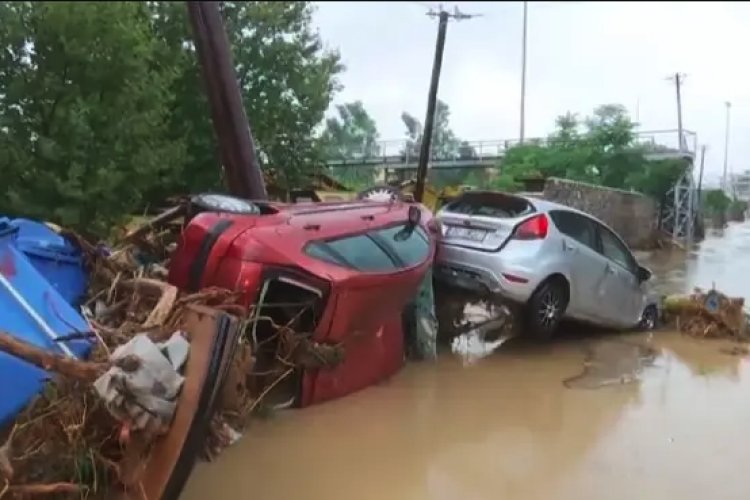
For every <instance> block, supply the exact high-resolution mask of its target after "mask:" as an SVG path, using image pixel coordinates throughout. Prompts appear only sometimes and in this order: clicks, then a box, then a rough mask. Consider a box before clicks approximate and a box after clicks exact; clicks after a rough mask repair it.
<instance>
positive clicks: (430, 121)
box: [414, 7, 476, 202]
mask: <svg viewBox="0 0 750 500" xmlns="http://www.w3.org/2000/svg"><path fill="white" fill-rule="evenodd" d="M427 15H428V16H430V17H437V18H438V20H439V21H438V34H437V42H436V44H435V60H434V61H433V63H432V78H431V80H430V91H429V94H428V96H427V116H425V120H424V131H423V132H422V144H421V145H420V151H419V163H418V164H417V183H416V186H414V199H415V200H416V201H417V202H421V201H422V197H423V195H424V184H425V179H426V178H427V164H428V162H429V159H430V147H431V146H432V129H433V128H434V125H435V107H436V106H437V92H438V85H439V84H440V70H441V68H442V66H443V51H444V49H445V35H446V32H447V29H448V19H450V18H452V19H455V20H457V21H460V20H463V19H471V18H472V17H476V15H471V14H463V13H461V12H459V11H458V7H456V8H455V10H454V12H453V13H452V14H449V13H448V12H446V11H444V10H442V8H441V9H440V12H437V13H436V12H434V11H432V10H430V12H428V13H427Z"/></svg>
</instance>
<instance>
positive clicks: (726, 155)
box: [722, 101, 732, 190]
mask: <svg viewBox="0 0 750 500" xmlns="http://www.w3.org/2000/svg"><path fill="white" fill-rule="evenodd" d="M724 104H725V105H726V107H727V118H726V125H725V128H724V175H723V176H722V188H724V190H727V189H728V188H729V185H728V184H727V165H729V110H730V109H731V107H732V103H731V102H729V101H727V102H725V103H724Z"/></svg>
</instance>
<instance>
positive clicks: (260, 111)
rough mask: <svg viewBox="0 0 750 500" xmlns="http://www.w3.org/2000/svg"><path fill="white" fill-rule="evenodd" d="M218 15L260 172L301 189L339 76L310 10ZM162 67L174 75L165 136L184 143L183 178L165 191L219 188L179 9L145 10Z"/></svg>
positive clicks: (250, 5) (257, 8) (263, 7)
mask: <svg viewBox="0 0 750 500" xmlns="http://www.w3.org/2000/svg"><path fill="white" fill-rule="evenodd" d="M221 5H222V14H223V17H224V21H225V29H226V31H227V34H228V38H229V41H230V44H231V48H232V52H233V57H234V64H235V71H236V73H237V77H238V79H239V84H240V88H241V92H242V96H243V100H244V104H245V108H246V109H245V111H246V113H247V116H248V119H249V120H250V123H251V129H252V132H253V136H254V139H255V142H256V146H257V147H258V149H259V150H260V152H261V155H260V156H261V160H262V163H263V167H264V170H266V171H272V172H273V174H274V178H275V179H276V181H277V182H278V183H280V184H281V187H282V188H289V187H293V186H294V185H296V184H298V183H303V182H305V181H306V178H307V176H308V174H310V173H311V172H313V171H314V170H315V169H317V168H318V167H320V165H321V164H322V160H323V158H322V156H323V155H322V150H321V144H320V142H319V138H318V137H316V134H315V133H314V131H315V128H316V127H317V126H318V125H319V124H320V123H321V122H322V121H323V118H324V115H325V112H326V110H327V109H328V107H329V104H330V103H331V100H332V98H333V95H334V93H335V92H336V91H337V90H338V89H339V88H340V85H339V83H338V80H337V75H338V73H340V72H341V71H342V69H343V66H342V65H341V64H340V58H339V55H338V53H337V52H334V51H329V50H326V49H324V48H323V43H322V41H321V39H320V36H319V35H318V33H317V32H316V31H315V30H314V28H313V24H312V15H313V12H314V7H313V6H312V4H311V3H310V2H223V3H222V4H221ZM150 6H151V10H152V15H153V19H154V26H155V28H156V30H155V31H156V34H157V36H158V37H159V38H160V39H161V40H163V41H164V42H165V43H166V46H167V47H168V53H167V54H165V56H164V58H165V60H168V61H170V63H173V64H175V65H176V66H177V67H178V68H179V78H178V79H177V80H176V81H175V82H174V85H173V92H174V93H175V95H176V96H177V100H176V105H175V108H174V109H173V115H172V117H173V119H172V123H171V133H172V135H173V136H174V137H184V138H186V140H187V151H188V158H187V161H186V165H185V171H186V173H187V175H185V176H183V177H182V178H177V179H173V180H172V185H170V186H168V187H167V188H168V189H169V190H170V191H198V190H205V189H208V188H212V187H218V186H219V185H220V179H219V174H218V172H219V169H218V168H217V167H218V165H219V164H220V161H219V156H218V154H217V150H216V146H215V142H216V141H215V139H214V134H213V130H212V126H211V122H210V115H209V110H208V105H207V101H206V97H205V91H204V88H203V83H202V81H201V80H200V72H199V69H198V66H197V59H196V57H195V55H194V47H193V44H192V42H191V36H190V33H191V32H190V28H189V24H188V20H187V14H186V9H185V3H184V2H153V3H151V4H150Z"/></svg>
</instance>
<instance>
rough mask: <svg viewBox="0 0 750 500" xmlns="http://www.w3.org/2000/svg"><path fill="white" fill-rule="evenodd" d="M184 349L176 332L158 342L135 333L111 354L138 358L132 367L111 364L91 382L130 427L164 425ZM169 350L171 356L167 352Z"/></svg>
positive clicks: (172, 403) (169, 415)
mask: <svg viewBox="0 0 750 500" xmlns="http://www.w3.org/2000/svg"><path fill="white" fill-rule="evenodd" d="M160 347H161V349H160ZM170 348H171V351H170ZM188 350H189V344H188V342H187V341H186V340H185V339H184V338H183V337H182V335H181V333H180V332H177V333H175V334H174V335H172V337H171V338H170V340H169V341H168V342H167V343H165V344H162V345H157V344H155V343H154V342H152V341H151V339H150V338H149V337H148V336H147V335H145V334H140V335H136V336H135V337H133V338H132V339H131V340H130V341H128V342H127V343H126V344H124V345H121V346H119V347H118V348H117V349H116V350H115V352H114V353H113V354H112V360H113V361H115V362H116V361H119V360H122V359H124V358H125V357H127V356H136V357H137V358H138V359H139V360H140V362H139V363H138V364H137V366H136V367H135V369H132V370H129V369H126V368H123V367H121V366H113V367H112V368H110V369H109V370H108V371H107V372H106V373H105V374H104V375H102V376H101V377H99V378H98V379H97V380H96V382H94V388H95V389H96V391H97V393H98V394H99V396H101V397H102V399H104V401H105V402H106V404H107V409H108V410H109V411H110V412H111V413H112V415H113V416H114V417H115V418H117V419H118V420H120V421H132V422H133V429H145V428H147V427H151V428H156V427H158V426H160V425H168V424H169V422H170V421H171V419H172V416H173V415H174V411H175V406H176V403H175V399H176V398H177V395H178V394H179V391H180V388H181V387H182V383H183V381H184V379H183V377H182V376H181V375H180V374H179V373H178V372H177V369H178V367H179V366H181V365H182V364H183V363H184V362H185V360H186V359H187V353H188ZM170 352H171V354H172V357H173V359H170V357H169V356H168V354H169V353H170ZM128 368H131V367H128ZM154 419H157V420H158V422H154V421H153V420H154ZM152 426H153V427H152Z"/></svg>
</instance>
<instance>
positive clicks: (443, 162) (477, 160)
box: [326, 130, 697, 170]
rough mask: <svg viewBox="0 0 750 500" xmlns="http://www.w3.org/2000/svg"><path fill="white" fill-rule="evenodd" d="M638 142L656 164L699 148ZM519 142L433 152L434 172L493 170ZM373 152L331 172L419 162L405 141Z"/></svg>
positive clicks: (692, 139)
mask: <svg viewBox="0 0 750 500" xmlns="http://www.w3.org/2000/svg"><path fill="white" fill-rule="evenodd" d="M636 141H637V143H639V144H642V145H643V146H645V147H646V148H647V154H646V157H647V158H648V159H652V160H657V159H663V158H677V157H687V158H689V159H690V160H693V159H694V157H695V152H696V148H697V139H696V134H695V132H690V131H683V140H682V147H679V142H680V141H679V140H678V132H677V130H654V131H644V132H638V133H637V134H636ZM548 142H549V140H548V139H526V141H525V143H526V144H538V145H545V144H547V143H548ZM518 144H519V141H518V140H517V139H510V140H488V141H466V142H462V143H461V144H460V145H459V147H458V148H456V149H455V150H454V151H449V152H441V151H435V150H433V151H432V155H431V158H430V163H429V164H430V168H431V169H457V168H474V169H476V168H491V167H495V166H497V165H499V164H501V163H502V159H503V158H504V157H505V154H506V152H507V151H508V150H509V149H511V148H512V147H514V146H517V145H518ZM371 149H372V150H371V151H369V152H365V153H360V154H352V155H350V156H349V157H346V158H341V157H340V158H329V159H328V160H327V161H326V164H327V165H328V167H330V168H334V169H339V168H362V167H372V168H382V169H387V170H415V169H416V168H417V162H418V161H419V147H418V145H414V144H413V143H410V142H409V141H408V140H406V139H402V140H391V141H381V142H379V143H377V145H376V147H374V148H371Z"/></svg>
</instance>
